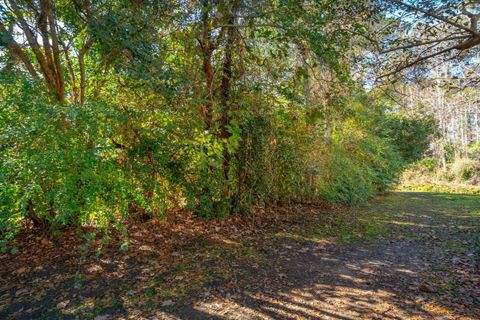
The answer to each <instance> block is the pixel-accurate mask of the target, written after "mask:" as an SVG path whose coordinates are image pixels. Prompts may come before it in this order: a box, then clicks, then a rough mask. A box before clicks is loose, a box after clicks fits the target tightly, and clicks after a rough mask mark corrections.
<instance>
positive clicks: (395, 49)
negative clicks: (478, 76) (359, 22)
mask: <svg viewBox="0 0 480 320" xmlns="http://www.w3.org/2000/svg"><path fill="white" fill-rule="evenodd" d="M385 9H386V12H388V18H387V23H386V25H385V26H384V27H383V28H382V31H385V32H386V34H387V36H386V37H385V38H384V39H383V40H381V42H380V51H381V54H382V59H383V60H384V62H385V63H384V64H383V65H384V66H385V67H386V69H384V70H382V73H381V78H388V77H391V76H395V75H398V74H400V73H401V72H402V71H406V70H408V69H411V68H414V69H415V68H417V69H418V70H419V71H420V70H423V69H422V66H425V64H426V63H435V62H436V61H437V63H438V61H440V63H442V62H443V61H447V60H456V61H458V62H459V63H462V62H463V63H470V61H471V59H472V57H473V56H474V55H475V53H476V52H478V51H479V45H480V31H479V29H478V19H479V18H480V12H478V10H479V8H478V6H476V5H475V2H474V1H456V0H448V1H447V0H446V1H415V2H412V1H410V2H407V1H402V0H389V1H388V6H385ZM437 57H439V58H440V59H434V58H437Z"/></svg>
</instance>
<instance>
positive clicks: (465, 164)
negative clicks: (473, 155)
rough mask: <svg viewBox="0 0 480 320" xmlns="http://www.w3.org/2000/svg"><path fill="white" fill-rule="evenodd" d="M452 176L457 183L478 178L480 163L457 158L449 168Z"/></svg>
mask: <svg viewBox="0 0 480 320" xmlns="http://www.w3.org/2000/svg"><path fill="white" fill-rule="evenodd" d="M450 172H451V174H452V176H454V177H455V180H456V181H458V182H465V181H468V180H470V179H473V178H476V177H479V176H480V162H479V161H477V160H472V159H466V158H459V159H456V160H455V161H454V162H453V163H452V165H451V168H450Z"/></svg>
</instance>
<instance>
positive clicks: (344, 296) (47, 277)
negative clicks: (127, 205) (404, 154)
mask: <svg viewBox="0 0 480 320" xmlns="http://www.w3.org/2000/svg"><path fill="white" fill-rule="evenodd" d="M282 210H283V211H279V212H277V213H273V214H271V215H270V214H269V215H267V216H266V219H271V220H263V218H262V219H260V218H259V217H256V218H255V219H253V218H252V220H246V221H244V222H242V221H238V222H237V221H232V223H230V224H229V223H227V222H224V223H223V224H220V223H213V224H212V225H207V224H205V223H198V222H195V221H193V220H188V221H180V222H178V224H177V225H176V226H175V228H174V229H173V231H171V234H170V236H169V237H167V236H165V235H164V234H163V233H162V229H161V228H160V227H161V226H160V225H158V226H157V225H154V224H146V225H145V226H138V227H136V229H135V230H134V232H133V233H132V238H131V248H130V249H129V250H128V251H126V252H118V251H117V250H116V251H111V253H109V251H106V252H105V254H104V255H103V256H101V257H100V258H98V259H97V258H91V259H88V260H87V261H86V263H85V264H84V265H79V264H78V263H79V259H78V256H76V255H75V252H69V251H67V250H68V249H67V248H71V246H70V247H68V246H67V245H65V249H62V250H60V249H59V248H55V246H54V245H53V244H50V243H46V244H45V248H44V250H46V251H45V252H48V253H49V254H50V255H51V256H54V257H56V259H54V260H49V264H45V261H47V260H45V259H43V260H42V259H41V257H40V258H38V260H30V261H31V263H30V264H27V263H26V264H25V266H24V267H23V268H24V269H19V268H18V266H17V268H16V269H15V270H13V271H12V270H8V267H9V264H8V263H7V264H5V267H6V269H4V271H3V272H4V273H3V276H2V279H1V281H0V318H2V319H4V318H5V319H32V318H33V319H42V318H43V319H52V318H65V319H69V318H72V319H96V320H107V319H214V320H219V319H238V320H247V319H347V320H349V319H392V320H393V319H442V320H444V319H472V320H473V319H478V314H480V301H479V297H480V273H479V272H478V271H479V266H480V197H479V196H477V195H459V194H457V195H454V194H441V193H394V194H389V195H386V196H382V197H379V198H376V199H374V200H373V201H371V202H370V203H368V204H365V205H362V206H361V207H357V208H352V209H349V210H346V209H338V210H336V211H325V210H324V209H322V210H320V209H319V208H318V207H315V206H295V207H290V208H287V209H285V208H283V209H282ZM188 226H190V227H193V229H194V230H196V231H195V232H193V233H189V232H188V230H189V229H188ZM72 239H73V238H72ZM72 241H73V240H72ZM19 248H20V253H18V255H20V256H21V255H22V250H23V247H22V246H19ZM27 252H28V251H27ZM67 253H68V254H67ZM17 257H18V256H17ZM10 258H11V257H10ZM7 259H9V256H8V255H4V256H2V259H1V261H2V263H3V262H5V261H8V260H7ZM44 260H45V261H44ZM26 261H27V260H26ZM39 262H42V264H41V265H40V266H44V267H42V268H39V266H37V265H36V264H37V263H39ZM5 270H7V271H8V272H7V271H5ZM78 270H81V272H80V273H77V271H78ZM77 278H78V279H77ZM77 280H78V281H77ZM76 284H79V285H80V286H78V287H76Z"/></svg>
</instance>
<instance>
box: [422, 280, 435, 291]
mask: <svg viewBox="0 0 480 320" xmlns="http://www.w3.org/2000/svg"><path fill="white" fill-rule="evenodd" d="M418 290H420V291H422V292H426V293H433V292H435V289H433V288H432V287H431V286H430V285H429V284H428V283H426V282H424V283H422V284H421V285H420V286H419V287H418Z"/></svg>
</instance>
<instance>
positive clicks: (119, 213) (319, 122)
mask: <svg viewBox="0 0 480 320" xmlns="http://www.w3.org/2000/svg"><path fill="white" fill-rule="evenodd" d="M74 3H75V5H72V4H69V3H68V1H55V2H53V1H39V2H38V1H28V2H27V1H17V0H15V1H14V0H9V1H2V2H0V8H1V10H0V23H1V24H0V26H1V29H0V32H1V34H2V37H1V42H0V45H1V47H0V48H1V49H0V50H1V51H0V52H1V54H0V59H1V61H0V67H1V72H0V77H1V78H0V128H1V129H0V157H1V162H0V214H1V216H0V233H1V234H2V236H3V237H5V238H9V237H12V236H13V234H14V233H15V232H17V231H18V229H19V228H21V227H22V226H26V225H29V224H33V225H35V226H37V227H41V228H43V229H45V230H49V231H50V232H56V231H58V230H60V229H61V228H64V227H67V226H81V225H85V224H90V225H96V226H104V227H111V226H114V227H116V228H119V229H121V228H122V224H123V223H125V222H126V221H128V220H129V219H130V220H131V219H135V220H145V219H150V218H152V217H159V218H163V217H166V216H168V214H169V213H170V212H171V211H172V209H178V208H186V209H188V210H194V211H195V212H196V213H197V214H198V215H199V216H202V217H205V218H220V217H222V216H224V215H226V214H237V213H248V212H249V210H250V208H251V207H252V205H254V204H256V205H265V204H271V203H287V202H292V201H305V200H318V199H323V200H326V201H328V202H331V203H344V204H352V203H355V202H358V201H362V200H365V199H366V198H367V197H369V196H370V195H372V194H374V193H376V192H381V191H383V190H385V189H386V188H388V186H389V185H390V184H391V183H392V182H394V181H395V180H396V177H397V176H398V173H399V172H400V170H401V169H402V166H403V164H404V163H405V161H406V160H410V159H412V158H416V157H418V154H420V153H421V152H422V150H421V149H423V148H425V143H424V142H423V141H420V143H419V144H418V143H417V141H413V143H412V140H411V136H409V132H413V131H415V130H417V129H416V128H417V127H420V128H423V126H424V124H423V123H417V122H415V121H406V120H404V119H402V118H401V117H392V116H388V114H389V110H390V109H391V108H390V104H389V103H383V102H382V103H379V102H377V101H382V100H381V99H376V98H375V97H373V96H369V94H367V93H366V92H365V91H364V89H362V88H361V87H359V86H357V85H356V84H355V83H354V81H353V80H352V78H351V75H350V71H349V70H351V68H352V65H353V62H352V54H351V53H352V50H353V48H354V43H355V41H354V40H355V36H357V35H361V34H362V33H364V32H365V28H364V25H363V23H364V21H365V19H368V18H369V17H370V15H371V10H370V9H371V8H369V2H368V1H307V2H305V3H304V2H302V1H259V2H257V1H254V2H252V3H250V2H249V1H235V0H232V1H210V0H203V1H172V2H168V1H159V2H158V3H157V2H156V1H145V3H143V4H138V3H137V2H136V1H132V2H129V1H125V2H124V1H119V2H116V1H108V2H105V3H104V2H102V1H92V2H91V3H90V2H89V1H85V2H74ZM352 17H355V18H352ZM32 34H33V35H34V36H33V37H30V35H32ZM40 39H43V40H40ZM20 41H24V42H25V43H23V44H22V43H20ZM349 48H350V49H349ZM424 131H425V130H423V129H420V130H419V131H415V132H416V133H418V132H422V134H424V133H423V132H424ZM422 137H423V136H421V137H420V138H419V140H422ZM405 140H408V141H409V144H408V147H407V149H406V144H405ZM402 157H403V158H402Z"/></svg>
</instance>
